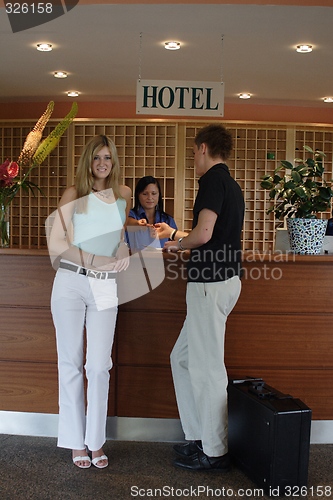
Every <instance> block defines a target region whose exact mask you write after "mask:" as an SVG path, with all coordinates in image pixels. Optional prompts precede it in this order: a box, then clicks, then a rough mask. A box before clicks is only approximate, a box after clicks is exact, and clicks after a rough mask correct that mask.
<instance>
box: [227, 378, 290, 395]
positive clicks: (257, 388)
mask: <svg viewBox="0 0 333 500" xmlns="http://www.w3.org/2000/svg"><path fill="white" fill-rule="evenodd" d="M245 382H246V383H248V384H251V386H250V387H249V392H251V393H252V394H255V395H256V396H257V397H258V398H259V399H273V398H274V399H293V397H292V396H290V394H282V393H281V392H273V391H271V390H269V389H266V387H265V381H264V380H263V379H262V378H251V377H248V378H246V379H241V380H233V381H232V383H233V384H244V383H245Z"/></svg>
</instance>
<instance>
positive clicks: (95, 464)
mask: <svg viewBox="0 0 333 500" xmlns="http://www.w3.org/2000/svg"><path fill="white" fill-rule="evenodd" d="M100 460H107V461H108V460H109V459H108V457H107V456H106V455H102V456H100V457H96V458H93V459H92V461H91V463H92V464H93V465H94V466H95V467H97V469H104V468H105V467H107V466H108V465H109V462H108V463H106V464H105V465H97V464H98V462H99V461H100Z"/></svg>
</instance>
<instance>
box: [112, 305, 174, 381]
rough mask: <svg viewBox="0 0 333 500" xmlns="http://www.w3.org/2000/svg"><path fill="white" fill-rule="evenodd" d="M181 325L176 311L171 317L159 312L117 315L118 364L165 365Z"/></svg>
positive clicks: (167, 363) (120, 313)
mask: <svg viewBox="0 0 333 500" xmlns="http://www.w3.org/2000/svg"><path fill="white" fill-rule="evenodd" d="M183 322H184V313H178V312H175V313H173V314H172V316H171V317H170V313H169V312H161V311H155V312H150V313H142V312H139V311H133V312H119V315H118V322H117V331H118V337H117V338H118V358H117V361H118V364H119V365H146V366H149V365H154V366H169V364H170V353H171V351H172V348H173V346H174V344H175V342H176V340H177V338H178V335H179V332H180V330H181V327H182V325H183ZM138 325H139V326H138ZM156 372H158V369H157V370H156ZM156 376H157V375H156Z"/></svg>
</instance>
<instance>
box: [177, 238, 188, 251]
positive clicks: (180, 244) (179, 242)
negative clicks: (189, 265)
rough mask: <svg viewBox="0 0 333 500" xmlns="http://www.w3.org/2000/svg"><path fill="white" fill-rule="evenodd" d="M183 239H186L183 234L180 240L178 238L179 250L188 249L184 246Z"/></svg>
mask: <svg viewBox="0 0 333 500" xmlns="http://www.w3.org/2000/svg"><path fill="white" fill-rule="evenodd" d="M183 239H184V236H182V237H181V238H179V240H178V248H179V250H183V251H184V250H186V248H184V247H183V246H182V241H183Z"/></svg>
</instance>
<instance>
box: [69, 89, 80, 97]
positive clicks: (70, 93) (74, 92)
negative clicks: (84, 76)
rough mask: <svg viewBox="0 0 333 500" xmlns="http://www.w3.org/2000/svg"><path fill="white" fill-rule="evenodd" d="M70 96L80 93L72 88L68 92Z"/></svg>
mask: <svg viewBox="0 0 333 500" xmlns="http://www.w3.org/2000/svg"><path fill="white" fill-rule="evenodd" d="M67 95H68V97H77V96H78V95H80V93H79V92H78V91H77V90H70V91H69V92H67Z"/></svg>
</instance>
